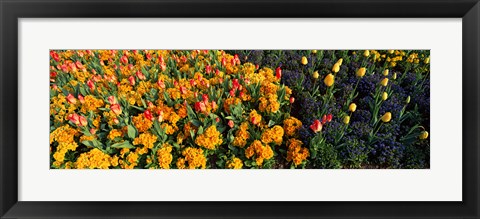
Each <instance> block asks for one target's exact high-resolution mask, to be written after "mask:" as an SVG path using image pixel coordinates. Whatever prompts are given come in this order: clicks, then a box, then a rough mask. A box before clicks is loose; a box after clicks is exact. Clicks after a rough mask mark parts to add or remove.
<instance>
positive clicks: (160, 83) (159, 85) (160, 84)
mask: <svg viewBox="0 0 480 219" xmlns="http://www.w3.org/2000/svg"><path fill="white" fill-rule="evenodd" d="M157 85H158V87H160V88H162V89H165V82H163V80H158V81H157Z"/></svg>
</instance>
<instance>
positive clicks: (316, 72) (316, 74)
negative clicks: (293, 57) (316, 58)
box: [313, 71, 320, 79]
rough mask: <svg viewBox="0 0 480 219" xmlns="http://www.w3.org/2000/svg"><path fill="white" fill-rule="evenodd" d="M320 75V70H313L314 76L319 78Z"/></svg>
mask: <svg viewBox="0 0 480 219" xmlns="http://www.w3.org/2000/svg"><path fill="white" fill-rule="evenodd" d="M319 76H320V74H318V71H314V72H313V78H315V79H317V78H318V77H319Z"/></svg>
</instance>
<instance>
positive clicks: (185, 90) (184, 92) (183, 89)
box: [180, 86, 187, 94]
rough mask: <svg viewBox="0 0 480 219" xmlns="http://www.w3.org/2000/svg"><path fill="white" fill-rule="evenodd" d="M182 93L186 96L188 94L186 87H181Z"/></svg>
mask: <svg viewBox="0 0 480 219" xmlns="http://www.w3.org/2000/svg"><path fill="white" fill-rule="evenodd" d="M180 93H182V94H186V93H187V88H186V87H184V86H181V87H180Z"/></svg>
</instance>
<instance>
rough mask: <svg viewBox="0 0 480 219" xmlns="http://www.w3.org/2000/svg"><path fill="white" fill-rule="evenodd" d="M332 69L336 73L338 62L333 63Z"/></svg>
mask: <svg viewBox="0 0 480 219" xmlns="http://www.w3.org/2000/svg"><path fill="white" fill-rule="evenodd" d="M332 71H333V72H334V73H337V72H339V71H340V64H338V62H337V63H335V64H334V65H333V68H332Z"/></svg>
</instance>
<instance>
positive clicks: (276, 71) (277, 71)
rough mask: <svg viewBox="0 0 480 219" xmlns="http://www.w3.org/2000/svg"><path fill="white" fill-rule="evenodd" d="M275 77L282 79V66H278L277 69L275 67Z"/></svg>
mask: <svg viewBox="0 0 480 219" xmlns="http://www.w3.org/2000/svg"><path fill="white" fill-rule="evenodd" d="M275 77H276V78H277V79H280V78H281V77H282V69H281V68H280V67H278V68H277V69H275Z"/></svg>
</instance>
